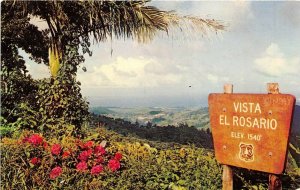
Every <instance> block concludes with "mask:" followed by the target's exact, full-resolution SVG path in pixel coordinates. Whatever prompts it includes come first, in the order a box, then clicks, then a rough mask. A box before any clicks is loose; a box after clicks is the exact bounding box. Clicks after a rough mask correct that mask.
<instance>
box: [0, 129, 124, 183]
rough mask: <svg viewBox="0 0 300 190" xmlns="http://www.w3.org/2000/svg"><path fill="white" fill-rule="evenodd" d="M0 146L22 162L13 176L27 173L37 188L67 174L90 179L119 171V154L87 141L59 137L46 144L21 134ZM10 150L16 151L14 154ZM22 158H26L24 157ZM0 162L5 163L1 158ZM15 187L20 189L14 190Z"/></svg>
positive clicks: (43, 139) (31, 136)
mask: <svg viewBox="0 0 300 190" xmlns="http://www.w3.org/2000/svg"><path fill="white" fill-rule="evenodd" d="M2 144H4V145H5V148H6V149H5V150H6V151H7V153H9V154H11V155H15V156H16V157H17V159H19V160H20V161H18V163H22V165H20V168H18V169H16V171H15V172H16V176H17V175H19V174H18V173H19V172H20V171H21V170H27V171H28V172H27V174H28V177H29V178H31V177H32V178H34V179H36V180H37V181H36V182H38V183H39V185H36V187H39V186H40V185H41V184H40V183H47V182H48V184H49V183H54V184H56V183H58V182H56V181H57V180H56V179H58V178H60V179H59V181H65V180H66V179H65V178H68V177H67V176H68V175H71V174H72V175H71V176H80V175H85V176H86V177H85V178H87V179H89V178H90V177H88V176H91V179H92V176H93V177H95V176H99V177H101V175H103V176H105V175H110V174H109V173H112V172H116V171H117V170H119V169H120V168H121V167H120V166H121V164H120V160H121V158H122V154H121V153H120V152H117V153H116V154H113V153H112V152H111V151H110V152H107V151H106V149H105V147H103V146H101V145H100V144H97V143H96V142H94V141H91V140H89V141H86V142H84V141H82V140H80V139H77V138H75V137H70V136H69V137H64V138H62V140H61V141H59V140H57V139H50V140H49V141H47V140H46V138H44V137H43V136H42V135H40V134H28V133H25V134H24V135H22V136H21V137H20V138H19V139H17V140H13V139H8V138H5V139H3V140H2ZM14 150H17V151H16V154H14V153H15V152H14ZM1 152H2V151H1ZM24 153H25V154H24ZM22 155H26V158H24V157H23V156H22ZM9 159H10V158H8V160H9ZM111 160H115V163H113V164H112V163H111ZM1 161H4V162H5V163H6V164H7V162H6V160H5V159H4V160H1ZM28 165H29V166H30V168H28ZM1 168H2V165H1ZM4 172H5V171H4ZM7 172H8V171H7ZM65 172H66V173H65ZM16 180H17V179H16ZM30 181H32V180H30ZM51 181H52V182H51ZM24 183H25V182H24ZM27 185H28V182H27V183H26V186H27ZM58 185H60V184H58ZM19 188H20V186H19V187H17V188H16V189H19ZM32 188H33V187H32ZM21 189H22V188H21Z"/></svg>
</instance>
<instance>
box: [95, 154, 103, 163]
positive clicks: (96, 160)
mask: <svg viewBox="0 0 300 190" xmlns="http://www.w3.org/2000/svg"><path fill="white" fill-rule="evenodd" d="M95 162H96V163H98V164H101V163H103V162H104V159H103V158H102V157H101V156H99V157H98V158H96V159H95Z"/></svg>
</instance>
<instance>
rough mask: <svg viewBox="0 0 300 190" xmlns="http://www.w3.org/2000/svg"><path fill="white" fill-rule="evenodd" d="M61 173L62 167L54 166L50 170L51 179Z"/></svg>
mask: <svg viewBox="0 0 300 190" xmlns="http://www.w3.org/2000/svg"><path fill="white" fill-rule="evenodd" d="M61 173H62V169H61V167H59V166H57V167H55V168H53V169H52V170H51V172H50V179H55V178H56V177H58V176H60V174H61Z"/></svg>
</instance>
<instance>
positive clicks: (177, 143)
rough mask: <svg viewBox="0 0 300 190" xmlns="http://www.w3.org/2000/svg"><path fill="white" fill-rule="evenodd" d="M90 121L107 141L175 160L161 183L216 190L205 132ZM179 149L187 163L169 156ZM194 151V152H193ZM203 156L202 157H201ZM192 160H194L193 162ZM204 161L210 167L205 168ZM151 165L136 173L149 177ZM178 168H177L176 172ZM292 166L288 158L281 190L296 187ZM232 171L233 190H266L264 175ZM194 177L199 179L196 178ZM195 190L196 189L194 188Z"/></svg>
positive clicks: (217, 171)
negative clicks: (146, 150) (187, 152)
mask: <svg viewBox="0 0 300 190" xmlns="http://www.w3.org/2000/svg"><path fill="white" fill-rule="evenodd" d="M93 120H94V122H95V123H94V124H93V125H94V126H96V128H95V129H97V130H99V129H100V130H102V129H103V128H104V129H105V130H107V131H106V132H105V134H106V136H107V137H106V138H107V140H108V141H118V142H123V143H128V144H130V143H134V144H137V145H138V146H140V145H142V144H144V145H145V144H146V146H148V145H150V147H151V148H154V149H153V150H155V151H154V152H153V153H154V154H155V156H154V157H156V158H157V159H158V160H160V158H159V155H166V154H169V158H170V160H173V161H175V160H176V161H175V162H176V163H174V162H172V164H174V165H173V166H172V168H173V169H174V168H175V169H174V170H173V169H172V170H171V173H169V172H170V170H169V169H168V171H167V170H165V168H163V170H165V171H164V175H165V176H164V179H163V181H164V182H163V183H165V180H167V181H168V180H174V179H175V178H174V179H171V178H172V177H170V178H169V177H167V176H174V175H176V176H177V175H178V178H180V179H183V178H184V183H185V184H186V187H195V186H193V185H194V184H195V183H194V182H195V181H194V180H193V179H195V180H200V181H198V182H197V183H198V184H202V183H205V186H203V188H204V189H220V182H221V181H220V179H221V169H220V165H218V164H217V165H216V161H215V158H214V153H213V149H212V136H211V133H210V132H209V130H199V129H196V128H194V127H188V126H187V125H181V126H179V127H175V126H171V125H169V126H157V125H155V124H154V125H147V126H140V125H138V124H137V123H131V122H129V121H125V120H123V119H114V118H109V117H107V116H96V115H94V116H93ZM109 139H111V140H109ZM112 139H113V140H112ZM183 150H186V151H190V153H191V155H189V156H191V158H188V159H187V160H184V159H182V158H179V159H178V160H177V157H176V156H175V154H176V153H175V154H174V155H173V151H175V152H176V151H179V152H177V154H179V155H181V154H182V153H183V152H182V151H183ZM156 151H158V152H156ZM194 151H197V153H196V152H194ZM195 153H196V155H195ZM203 154H204V156H202V155H203ZM197 155H198V156H197ZM211 156H212V157H211ZM192 157H193V158H192ZM195 158H196V160H197V161H196V160H195ZM188 160H189V161H188ZM191 160H194V161H195V163H198V162H201V163H205V164H204V165H203V164H200V165H198V167H200V168H198V167H192V166H191V165H190V164H189V163H188V162H190V161H191ZM156 162H157V161H156ZM158 162H160V161H158ZM184 162H187V163H184ZM207 162H208V163H210V164H211V165H207ZM195 163H193V164H195ZM153 164H155V165H153V166H151V168H152V169H149V168H148V166H146V165H147V164H146V165H143V164H141V165H139V166H138V167H142V168H143V169H140V172H141V173H143V175H144V174H145V175H150V176H151V175H153V174H149V173H147V172H150V173H153V172H156V171H154V170H153V168H156V167H157V164H156V163H153ZM170 164H171V161H170ZM167 165H169V164H167ZM160 167H166V166H160ZM178 167H180V169H179V168H178ZM295 167H296V166H295V165H294V161H293V159H292V158H291V157H289V158H288V164H287V170H286V172H285V173H284V175H283V189H294V188H295V187H298V185H297V184H299V183H300V178H299V173H297V172H299V171H298V170H297V169H295ZM176 168H178V169H176ZM192 168H193V169H192ZM198 170H201V172H204V173H198ZM234 170H235V177H234V186H235V187H234V188H235V189H267V184H268V174H265V173H262V172H256V171H251V170H246V169H240V168H234ZM166 174H167V175H166ZM187 175H189V176H187ZM198 175H200V176H202V177H200V178H198V177H197V176H198ZM212 175H214V176H215V177H216V178H215V179H213V178H214V177H213V176H212ZM149 179H152V178H151V177H150V178H148V179H147V180H149ZM175 181H176V180H175ZM213 181H215V182H216V184H215V185H217V186H214V185H213V184H214V182H213ZM181 182H182V183H183V181H181V180H179V181H177V182H176V184H181ZM132 183H133V182H132ZM189 183H190V184H189ZM206 185H207V186H206ZM200 186H201V185H200ZM196 187H199V186H197V185H196ZM187 189H188V188H187ZM192 189H194V188H192ZM196 189H197V188H196Z"/></svg>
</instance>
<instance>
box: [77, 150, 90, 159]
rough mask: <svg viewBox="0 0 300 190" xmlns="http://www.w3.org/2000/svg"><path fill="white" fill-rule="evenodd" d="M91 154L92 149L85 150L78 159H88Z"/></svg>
mask: <svg viewBox="0 0 300 190" xmlns="http://www.w3.org/2000/svg"><path fill="white" fill-rule="evenodd" d="M91 155H92V150H85V151H82V152H81V153H80V154H79V156H78V159H79V160H81V161H87V160H88V159H89V157H90V156H91Z"/></svg>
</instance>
